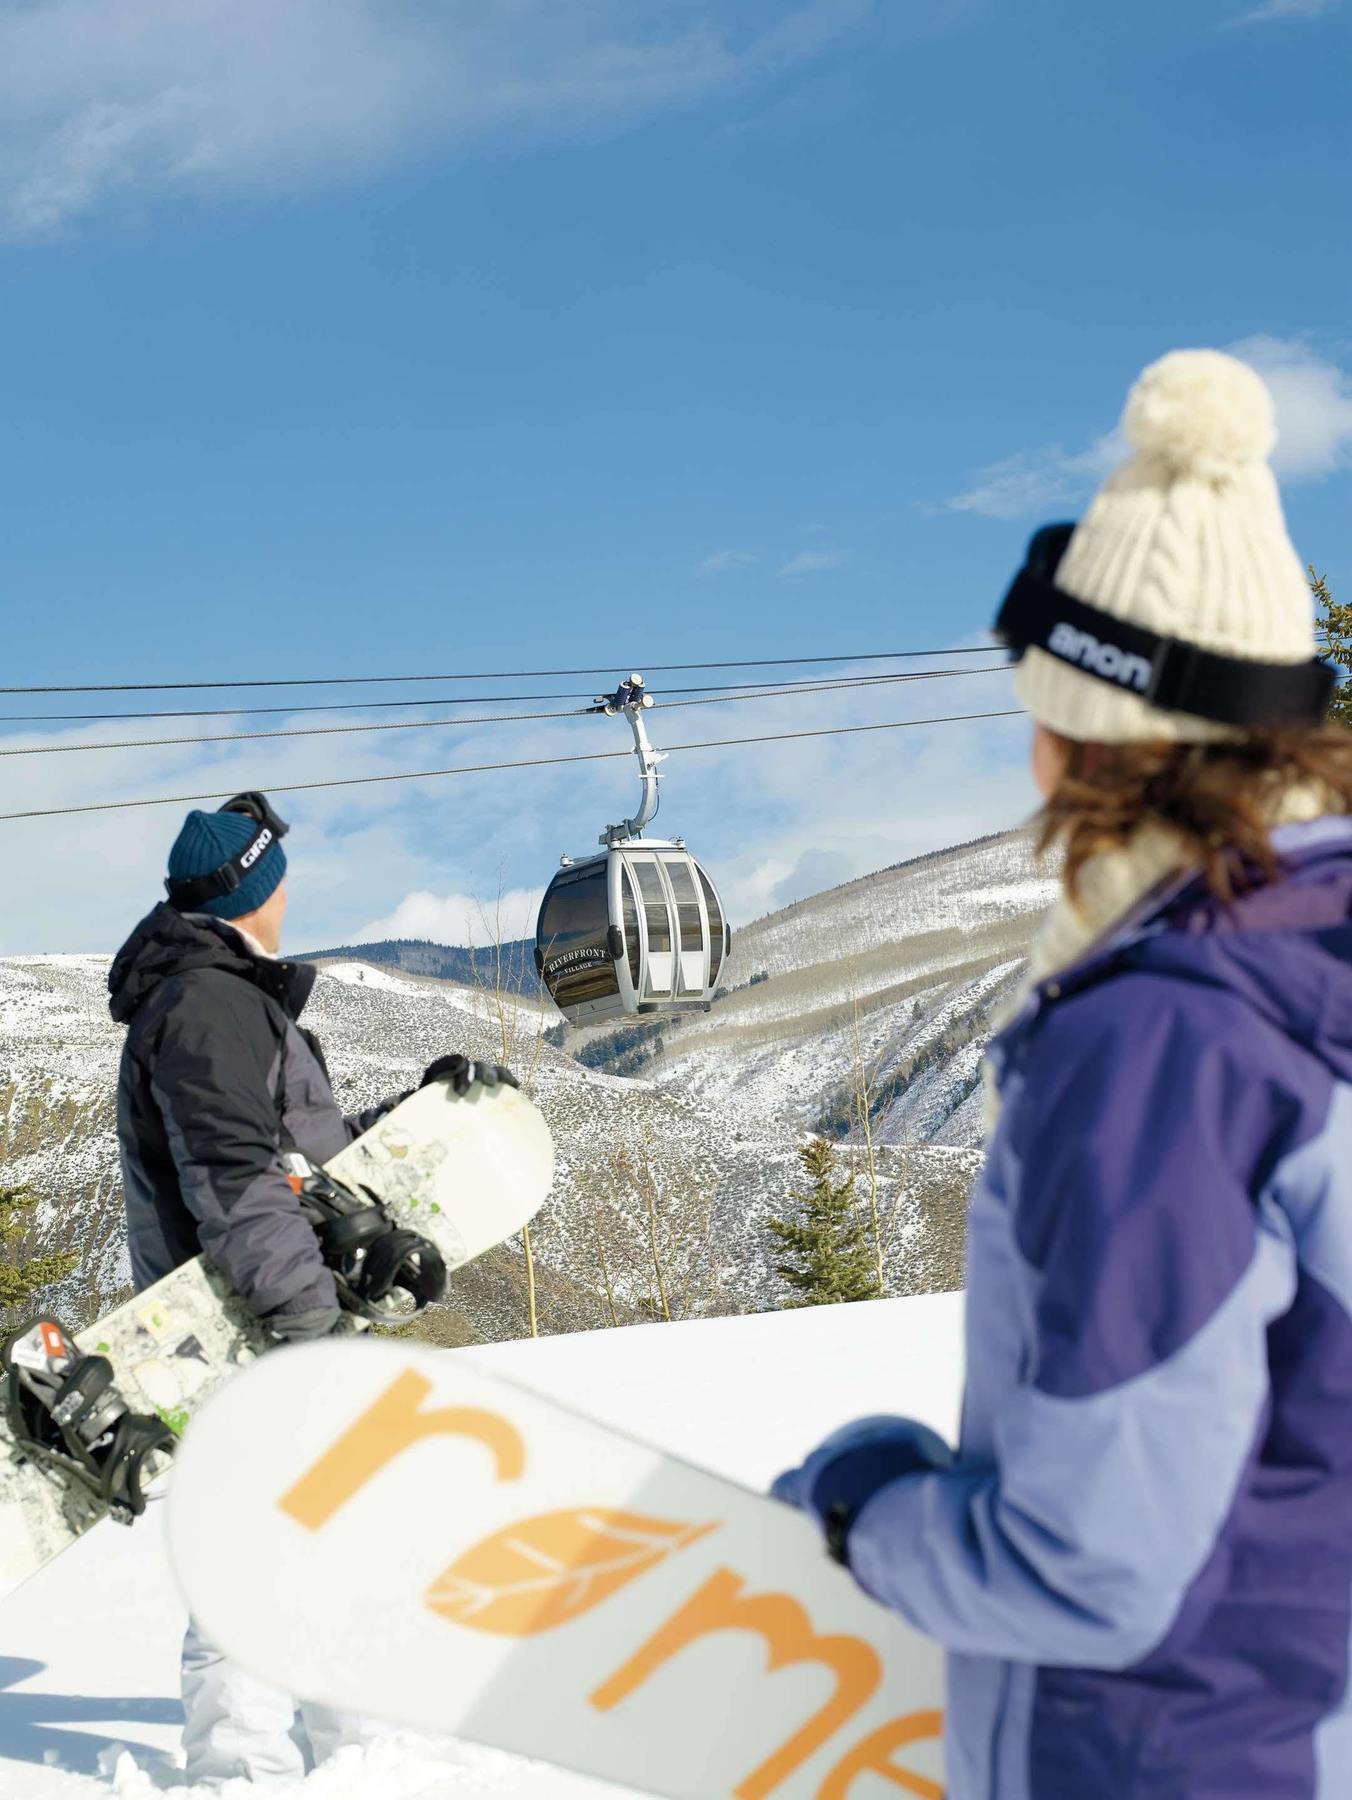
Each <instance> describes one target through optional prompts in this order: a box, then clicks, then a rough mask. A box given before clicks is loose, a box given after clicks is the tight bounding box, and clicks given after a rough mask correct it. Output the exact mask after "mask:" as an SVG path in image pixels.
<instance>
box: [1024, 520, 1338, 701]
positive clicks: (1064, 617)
mask: <svg viewBox="0 0 1352 1800" xmlns="http://www.w3.org/2000/svg"><path fill="white" fill-rule="evenodd" d="M1074 530H1075V527H1074V526H1073V525H1048V526H1045V527H1044V528H1043V529H1042V530H1041V531H1039V532H1037V533H1036V534H1035V535H1034V537H1033V541H1032V542H1031V544H1030V545H1029V546H1028V559H1027V561H1026V562H1025V564H1024V566H1023V568H1022V569H1020V571H1019V573H1018V574H1017V575H1016V576H1015V577H1014V581H1013V583H1012V585H1011V586H1010V589H1009V592H1008V593H1007V594H1006V595H1005V599H1004V604H1003V605H1002V606H1001V608H1000V614H999V617H998V618H997V619H996V621H995V635H996V636H997V637H998V638H1000V639H1001V640H1002V642H1004V643H1005V644H1006V645H1008V647H1009V648H1010V649H1011V650H1012V651H1013V652H1014V656H1015V659H1016V660H1017V659H1018V658H1019V657H1021V656H1022V655H1023V654H1024V652H1025V651H1026V650H1042V651H1045V652H1046V654H1047V655H1048V656H1054V657H1056V659H1057V660H1058V661H1059V662H1064V663H1068V664H1069V665H1070V666H1071V668H1073V669H1077V670H1078V671H1079V672H1080V674H1082V675H1088V676H1089V677H1090V678H1091V679H1092V680H1094V681H1102V682H1105V683H1106V684H1107V685H1108V686H1109V687H1115V688H1120V689H1123V690H1124V691H1125V692H1127V693H1131V694H1136V695H1138V696H1139V697H1140V699H1142V700H1144V701H1145V702H1146V704H1147V705H1149V706H1154V707H1158V708H1159V709H1160V710H1161V711H1163V712H1179V713H1189V714H1191V715H1192V716H1193V717H1194V718H1198V719H1212V720H1214V721H1215V722H1216V723H1217V724H1218V725H1234V726H1243V727H1249V728H1253V727H1256V726H1264V725H1266V726H1280V725H1304V726H1312V725H1320V724H1322V723H1323V721H1324V717H1325V715H1326V713H1327V712H1328V705H1329V701H1330V699H1331V698H1332V696H1333V690H1334V687H1335V686H1336V684H1337V676H1336V674H1335V672H1334V670H1333V668H1332V667H1331V666H1330V665H1329V664H1328V663H1326V662H1321V661H1320V660H1319V659H1318V658H1316V659H1314V660H1313V661H1311V662H1303V663H1273V662H1254V661H1251V660H1250V659H1249V658H1248V657H1242V656H1221V655H1218V654H1217V653H1216V652H1215V651H1213V650H1201V649H1199V648H1198V647H1197V645H1195V644H1189V643H1187V642H1185V641H1184V640H1183V639H1182V638H1171V637H1162V636H1160V635H1159V633H1157V632H1154V631H1147V630H1146V629H1145V628H1144V627H1143V626H1140V625H1133V624H1131V623H1129V622H1128V621H1127V620H1125V619H1115V618H1114V617H1113V616H1112V615H1111V613H1105V612H1101V611H1100V610H1099V608H1098V607H1096V606H1090V605H1088V604H1086V602H1085V601H1083V600H1077V599H1076V598H1075V597H1074V596H1073V595H1072V594H1067V593H1065V592H1064V590H1063V589H1061V588H1059V587H1057V585H1056V579H1055V577H1056V570H1057V566H1058V565H1059V563H1060V561H1061V558H1062V557H1063V556H1064V555H1065V551H1066V546H1067V545H1068V544H1069V543H1070V539H1071V535H1072V533H1073V532H1074Z"/></svg>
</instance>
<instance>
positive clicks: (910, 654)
mask: <svg viewBox="0 0 1352 1800" xmlns="http://www.w3.org/2000/svg"><path fill="white" fill-rule="evenodd" d="M995 648H996V646H995V645H994V644H964V645H961V646H959V647H958V648H956V649H953V648H949V649H945V650H871V651H865V652H861V653H858V654H842V655H839V656H758V657H749V658H744V659H743V660H741V661H729V662H696V663H649V664H647V665H646V666H647V667H648V669H649V670H650V671H651V672H652V673H653V674H655V675H670V674H673V673H678V672H679V671H681V670H691V669H786V668H804V667H807V666H808V665H810V664H813V663H817V664H823V663H863V662H904V661H909V660H911V659H913V658H915V657H921V656H989V655H990V653H991V651H992V650H993V649H995ZM614 673H615V669H614V664H613V663H612V664H610V665H609V666H608V667H605V668H590V669H499V670H496V671H495V670H488V671H482V672H480V673H478V674H465V675H427V674H423V675H298V676H294V677H291V678H289V679H281V678H279V677H270V678H267V679H262V680H257V681H100V682H82V683H70V684H66V685H61V686H58V685H54V684H48V685H45V686H41V687H0V694H166V693H183V692H186V691H188V690H189V689H191V690H193V691H201V690H204V689H207V688H277V687H367V686H376V685H381V684H388V683H391V682H402V681H526V680H532V681H533V680H537V679H540V678H544V677H550V678H553V679H556V680H562V679H563V678H564V677H565V676H571V675H604V676H613V675H614Z"/></svg>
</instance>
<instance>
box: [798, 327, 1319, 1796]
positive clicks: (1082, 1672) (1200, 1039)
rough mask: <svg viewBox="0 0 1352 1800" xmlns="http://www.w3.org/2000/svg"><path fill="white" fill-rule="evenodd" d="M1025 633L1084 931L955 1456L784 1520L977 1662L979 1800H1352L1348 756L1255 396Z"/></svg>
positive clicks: (1042, 1047)
mask: <svg viewBox="0 0 1352 1800" xmlns="http://www.w3.org/2000/svg"><path fill="white" fill-rule="evenodd" d="M1124 425H1125V430H1126V436H1127V439H1128V441H1129V442H1130V444H1131V445H1132V447H1133V450H1134V452H1135V454H1134V455H1133V457H1132V458H1131V460H1129V461H1128V462H1127V463H1126V464H1125V465H1124V466H1123V467H1122V468H1120V469H1119V470H1118V471H1117V472H1116V473H1115V474H1114V475H1113V476H1112V477H1111V478H1110V479H1109V480H1108V482H1107V483H1106V485H1105V486H1104V488H1103V489H1102V491H1101V492H1100V493H1099V495H1098V496H1097V498H1096V499H1095V500H1094V502H1093V504H1092V506H1091V507H1090V509H1089V512H1088V513H1087V515H1086V517H1085V518H1084V519H1083V521H1082V522H1081V523H1080V524H1079V526H1078V527H1076V528H1074V529H1073V530H1072V529H1071V528H1070V527H1052V528H1050V529H1048V530H1047V531H1044V532H1039V533H1038V535H1037V536H1036V537H1035V538H1034V540H1033V544H1032V546H1031V549H1030V552H1029V559H1028V563H1027V565H1026V567H1025V568H1024V570H1023V571H1022V572H1021V573H1020V575H1019V576H1018V578H1017V579H1016V580H1015V583H1014V585H1013V587H1012V588H1011V590H1010V593H1009V596H1008V598H1007V600H1006V602H1005V606H1004V609H1003V611H1002V613H1001V618H1000V624H999V630H1000V632H1001V634H1002V636H1003V637H1004V638H1005V640H1006V641H1007V642H1008V643H1009V644H1010V645H1011V647H1012V648H1013V649H1014V650H1015V652H1016V654H1018V655H1019V656H1020V663H1019V670H1018V675H1017V685H1018V690H1019V693H1020V696H1021V698H1022V700H1023V702H1024V704H1025V705H1026V706H1027V707H1028V709H1029V711H1030V712H1031V713H1032V714H1033V716H1034V719H1035V720H1036V721H1037V727H1036V737H1035V751H1034V768H1035V773H1036V776H1037V779H1038V781H1039V784H1040V786H1041V788H1042V791H1043V793H1044V795H1045V796H1046V808H1045V811H1044V814H1043V824H1044V837H1045V841H1046V843H1047V844H1048V845H1055V846H1056V847H1057V848H1058V849H1059V850H1060V851H1061V853H1062V855H1063V859H1064V863H1063V866H1064V875H1065V894H1064V897H1063V899H1062V901H1061V902H1060V903H1059V904H1058V905H1057V907H1056V908H1054V910H1053V912H1052V914H1051V915H1050V917H1049V919H1048V922H1047V924H1046V926H1045V928H1044V929H1043V931H1042V933H1041V935H1040V937H1039V939H1038V941H1037V943H1036V944H1035V946H1034V949H1033V954H1032V958H1031V965H1030V970H1029V973H1028V976H1027V979H1026V981H1025V984H1024V986H1023V988H1022V990H1021V992H1020V994H1019V995H1018V997H1017V999H1016V1001H1015V1003H1014V1005H1013V1007H1012V1009H1011V1011H1010V1014H1009V1016H1008V1018H1007V1020H1006V1023H1005V1025H1004V1027H1003V1029H1002V1030H1001V1031H1000V1033H999V1034H998V1036H997V1037H996V1039H995V1041H994V1043H993V1045H992V1048H991V1057H990V1067H991V1073H992V1076H993V1080H992V1084H991V1087H992V1113H993V1115H998V1122H994V1126H993V1132H992V1137H991V1142H990V1148H989V1155H988V1158H987V1164H986V1169H985V1172H984V1174H983V1176H982V1178H981V1180H980V1182H979V1184H978V1186H977V1189H976V1192H975V1193H974V1195H973V1198H972V1208H971V1221H970V1232H969V1244H968V1299H967V1320H968V1325H967V1337H968V1344H967V1355H968V1368H967V1393H966V1402H965V1407H964V1418H963V1428H962V1442H961V1446H960V1448H959V1450H958V1452H957V1454H956V1456H954V1455H952V1454H951V1453H950V1452H949V1451H948V1449H947V1447H946V1446H945V1445H943V1444H942V1443H941V1442H940V1440H938V1439H937V1438H936V1437H935V1436H934V1434H933V1433H932V1432H929V1431H927V1430H926V1429H925V1428H924V1427H923V1426H918V1425H915V1424H912V1423H910V1422H907V1421H904V1420H897V1419H886V1420H878V1419H875V1420H863V1421H861V1422H859V1423H858V1424H856V1425H853V1426H848V1427H846V1428H845V1430H843V1431H841V1432H839V1433H837V1434H836V1436H835V1437H834V1438H832V1439H830V1440H828V1441H827V1443H825V1444H824V1445H822V1446H821V1447H820V1448H819V1449H818V1450H816V1451H815V1452H814V1453H813V1454H812V1455H811V1456H810V1457H809V1458H808V1460H807V1461H806V1462H805V1463H804V1465H803V1466H802V1468H800V1469H796V1470H794V1471H793V1472H792V1473H791V1474H788V1475H785V1476H782V1477H781V1478H780V1480H779V1482H778V1483H777V1484H776V1490H775V1491H776V1492H777V1493H778V1494H779V1496H780V1497H781V1498H782V1499H785V1500H787V1501H789V1502H790V1503H792V1504H795V1505H798V1506H801V1507H804V1508H805V1509H807V1510H808V1511H810V1512H812V1513H814V1514H815V1515H816V1516H817V1517H818V1518H819V1519H820V1520H821V1523H822V1526H823V1529H824V1531H825V1534H826V1538H827V1542H828V1545H829V1547H830V1548H831V1550H832V1552H833V1554H835V1555H836V1556H837V1557H839V1558H840V1559H841V1560H842V1561H844V1562H845V1563H846V1564H847V1565H848V1566H849V1568H850V1569H851V1570H852V1571H853V1573H854V1575H855V1577H856V1578H857V1580H858V1581H859V1582H860V1584H861V1585H862V1586H863V1587H864V1588H866V1589H867V1590H868V1592H869V1593H871V1594H873V1595H874V1596H876V1598H878V1599H879V1600H881V1601H882V1602H884V1603H885V1604H886V1605H888V1606H891V1607H894V1608H895V1609H896V1610H897V1611H898V1612H900V1613H902V1614H903V1615H904V1616H905V1617H906V1618H907V1619H909V1620H910V1621H911V1622H912V1623H913V1624H914V1625H916V1626H918V1627H919V1628H920V1629H921V1630H922V1631H925V1632H928V1633H929V1634H931V1635H932V1636H933V1637H935V1638H937V1639H938V1640H939V1641H940V1642H941V1643H943V1644H944V1645H945V1646H946V1647H947V1649H948V1651H949V1653H950V1656H949V1710H948V1722H947V1734H946V1759H947V1767H948V1781H949V1794H950V1797H951V1800H1260V1797H1261V1800H1335V1797H1337V1800H1347V1797H1349V1796H1352V1697H1350V1696H1349V1643H1350V1642H1352V818H1349V816H1348V815H1349V813H1352V734H1348V733H1345V732H1343V731H1341V730H1337V729H1332V730H1331V729H1328V728H1325V727H1324V726H1323V725H1322V719H1323V715H1324V711H1325V707H1326V703H1327V699H1328V695H1329V691H1330V686H1331V677H1330V675H1329V673H1328V671H1327V670H1326V669H1324V668H1323V667H1322V665H1320V664H1318V663H1316V662H1315V661H1314V660H1313V654H1314V641H1313V640H1314V634H1313V629H1312V621H1311V601H1310V594H1309V590H1308V586H1307V583H1306V581H1305V578H1304V575H1303V573H1302V569H1301V564H1300V562H1299V560H1298V559H1297V557H1296V555H1295V552H1294V551H1293V549H1292V548H1291V545H1290V542H1289V540H1288V538H1287V535H1286V530H1285V526H1284V523H1283V520H1282V513H1281V506H1280V501H1279V499H1278V496H1277V490H1276V486H1275V483H1274V481H1273V478H1272V475H1271V473H1270V471H1269V469H1268V466H1267V456H1268V454H1269V452H1270V450H1271V446H1272V442H1273V422H1272V408H1271V402H1270V400H1269V397H1268V394H1267V390H1266V389H1265V388H1264V386H1263V384H1262V383H1261V382H1260V381H1259V379H1258V377H1257V376H1256V375H1254V374H1253V373H1252V372H1251V371H1250V370H1248V369H1247V368H1245V367H1244V366H1243V365H1241V364H1239V363H1237V362H1235V361H1233V360H1232V359H1231V358H1229V357H1225V356H1221V355H1219V354H1217V353H1215V352H1211V351H1187V352H1180V353H1177V354H1175V355H1173V356H1169V357H1166V358H1164V360H1163V361H1162V362H1160V363H1157V364H1155V365H1154V366H1153V367H1152V368H1151V369H1148V370H1147V371H1146V373H1145V375H1144V376H1143V377H1142V378H1141V380H1140V382H1139V383H1138V384H1137V386H1136V388H1135V389H1134V390H1133V393H1132V395H1131V398H1130V400H1129V402H1128V406H1127V412H1126V416H1125V420H1124Z"/></svg>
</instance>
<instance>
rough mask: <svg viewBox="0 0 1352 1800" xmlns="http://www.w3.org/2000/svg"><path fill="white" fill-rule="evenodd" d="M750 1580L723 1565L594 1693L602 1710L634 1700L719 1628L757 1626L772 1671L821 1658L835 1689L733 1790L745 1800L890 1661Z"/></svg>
mask: <svg viewBox="0 0 1352 1800" xmlns="http://www.w3.org/2000/svg"><path fill="white" fill-rule="evenodd" d="M745 1586H746V1582H745V1580H744V1579H743V1577H742V1576H740V1575H737V1574H734V1572H733V1571H732V1570H731V1569H718V1570H716V1571H715V1572H714V1574H713V1575H712V1576H711V1577H710V1578H709V1580H708V1581H706V1582H705V1584H704V1586H703V1587H702V1588H700V1589H699V1590H698V1592H697V1593H695V1594H693V1595H692V1596H691V1597H690V1599H689V1600H688V1601H687V1602H686V1604H685V1605H684V1606H683V1607H682V1608H681V1610H680V1611H679V1612H678V1613H676V1614H674V1615H673V1617H672V1618H670V1619H668V1620H667V1622H666V1624H665V1625H663V1626H661V1627H660V1628H659V1629H658V1631H657V1632H656V1633H655V1634H654V1635H653V1636H652V1637H651V1638H649V1640H648V1642H647V1643H646V1644H644V1645H643V1646H642V1647H641V1648H640V1649H639V1650H637V1651H636V1652H635V1653H634V1655H633V1656H632V1657H631V1658H630V1659H629V1661H628V1662H627V1663H625V1665H624V1667H623V1668H621V1669H619V1670H617V1671H616V1673H615V1674H614V1675H612V1676H611V1677H610V1679H609V1680H608V1681H606V1682H604V1683H603V1684H602V1685H601V1686H600V1687H599V1688H597V1690H596V1692H595V1693H594V1694H593V1695H592V1696H591V1703H592V1705H593V1706H594V1707H596V1709H597V1710H598V1711H599V1712H608V1711H609V1710H610V1709H611V1708H612V1707H614V1706H618V1705H619V1704H620V1702H621V1701H622V1700H626V1699H627V1698H628V1697H629V1695H630V1694H632V1693H633V1692H634V1691H635V1689H636V1688H638V1687H641V1686H642V1684H643V1683H644V1682H645V1681H647V1680H648V1678H649V1676H651V1675H652V1674H654V1673H655V1672H656V1671H657V1670H658V1669H659V1668H660V1667H661V1666H662V1664H663V1663H666V1662H670V1661H671V1659H672V1657H674V1656H676V1655H678V1654H679V1653H680V1652H681V1651H682V1650H685V1649H688V1648H689V1646H690V1645H691V1644H693V1643H695V1642H697V1640H698V1639H700V1638H702V1637H710V1636H712V1635H713V1634H714V1633H715V1632H719V1631H754V1632H756V1633H757V1634H758V1635H759V1636H760V1637H762V1638H764V1639H765V1643H766V1646H767V1648H768V1649H769V1653H770V1654H769V1663H768V1667H769V1672H770V1673H771V1674H772V1675H773V1674H774V1673H775V1672H776V1670H779V1669H783V1668H787V1667H789V1666H790V1665H791V1664H793V1663H803V1662H819V1663H822V1664H824V1665H825V1666H826V1667H827V1668H828V1669H830V1670H831V1672H832V1673H833V1674H834V1676H835V1678H836V1688H835V1692H834V1694H833V1695H832V1696H831V1698H830V1699H829V1700H828V1701H827V1703H826V1705H825V1706H823V1707H822V1708H821V1709H820V1711H818V1712H817V1713H815V1714H814V1715H813V1717H812V1718H811V1719H809V1720H808V1722H807V1724H806V1725H804V1726H803V1727H802V1729H801V1730H800V1731H796V1732H795V1733H794V1734H793V1736H792V1737H791V1738H790V1739H789V1740H788V1742H787V1743H785V1744H783V1745H782V1746H781V1747H780V1748H779V1749H778V1750H776V1751H775V1753H774V1755H773V1756H771V1757H770V1758H769V1759H768V1760H767V1761H765V1762H763V1763H762V1764H761V1765H760V1767H759V1768H757V1769H753V1770H752V1772H751V1774H750V1775H748V1776H747V1777H746V1779H745V1780H744V1781H743V1782H741V1783H740V1784H739V1786H738V1787H736V1788H735V1789H734V1790H733V1791H734V1793H736V1794H737V1796H738V1800H761V1796H762V1795H765V1794H770V1793H773V1792H774V1790H775V1789H776V1788H777V1787H780V1786H781V1785H782V1784H783V1783H784V1782H785V1781H787V1780H788V1778H789V1776H790V1775H792V1774H793V1773H794V1772H795V1770H797V1769H799V1768H800V1767H801V1766H802V1765H803V1763H805V1762H806V1761H807V1759H808V1758H809V1757H810V1756H812V1755H814V1754H815V1752H816V1751H818V1750H819V1749H820V1748H821V1746H822V1745H823V1744H825V1743H826V1742H827V1740H828V1739H829V1738H831V1737H833V1736H834V1735H835V1733H836V1732H837V1731H839V1730H840V1728H841V1726H842V1725H844V1724H845V1722H846V1721H847V1720H848V1719H851V1718H853V1717H854V1715H855V1713H857V1712H858V1711H859V1709H860V1707H861V1706H863V1705H864V1704H865V1703H866V1702H867V1701H868V1700H870V1699H871V1698H872V1696H873V1694H874V1693H875V1692H876V1690H877V1688H878V1685H879V1683H880V1682H881V1680H882V1674H883V1670H882V1663H881V1661H880V1660H879V1657H878V1653H877V1651H876V1650H874V1649H873V1647H872V1645H871V1644H866V1643H865V1642H864V1641H863V1639H862V1638H856V1637H845V1636H843V1635H837V1636H818V1635H817V1634H816V1633H815V1632H814V1631H813V1629H812V1621H811V1620H810V1619H809V1618H808V1616H807V1613H806V1612H805V1611H804V1609H803V1607H802V1606H801V1605H800V1604H799V1602H798V1601H797V1600H795V1599H793V1598H792V1596H791V1595H789V1594H744V1593H743V1592H742V1589H743V1588H744V1587H745Z"/></svg>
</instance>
